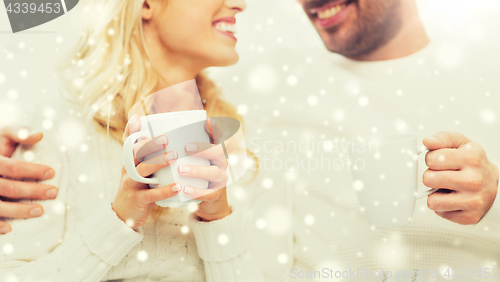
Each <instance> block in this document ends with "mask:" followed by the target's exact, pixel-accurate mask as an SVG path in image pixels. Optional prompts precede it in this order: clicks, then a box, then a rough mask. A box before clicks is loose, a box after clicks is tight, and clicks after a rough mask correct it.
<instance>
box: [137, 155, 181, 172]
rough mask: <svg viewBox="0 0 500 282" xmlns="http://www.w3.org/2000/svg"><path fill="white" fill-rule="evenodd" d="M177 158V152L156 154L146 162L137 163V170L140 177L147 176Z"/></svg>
mask: <svg viewBox="0 0 500 282" xmlns="http://www.w3.org/2000/svg"><path fill="white" fill-rule="evenodd" d="M177 158H178V155H177V152H175V151H170V152H168V153H163V154H161V155H159V156H156V157H154V158H152V159H150V160H147V161H146V162H142V163H140V164H138V165H137V167H136V168H137V172H138V173H139V175H140V176H142V177H148V176H150V175H151V174H153V173H155V172H157V171H158V170H160V169H162V168H164V167H167V166H169V165H170V164H171V163H173V162H175V161H176V160H177Z"/></svg>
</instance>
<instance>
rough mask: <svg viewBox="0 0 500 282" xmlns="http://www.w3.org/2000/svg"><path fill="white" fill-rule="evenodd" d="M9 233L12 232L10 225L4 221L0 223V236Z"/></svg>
mask: <svg viewBox="0 0 500 282" xmlns="http://www.w3.org/2000/svg"><path fill="white" fill-rule="evenodd" d="M10 231H12V228H11V227H10V224H8V223H7V222H5V221H0V235H1V234H6V233H9V232H10Z"/></svg>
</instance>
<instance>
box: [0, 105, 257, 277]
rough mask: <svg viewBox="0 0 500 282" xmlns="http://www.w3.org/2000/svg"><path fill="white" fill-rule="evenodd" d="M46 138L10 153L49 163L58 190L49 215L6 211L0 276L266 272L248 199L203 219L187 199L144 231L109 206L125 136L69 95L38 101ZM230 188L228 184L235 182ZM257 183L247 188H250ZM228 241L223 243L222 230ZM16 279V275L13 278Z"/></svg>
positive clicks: (46, 203)
mask: <svg viewBox="0 0 500 282" xmlns="http://www.w3.org/2000/svg"><path fill="white" fill-rule="evenodd" d="M37 110H38V112H39V114H38V115H36V118H35V119H34V120H33V123H32V126H33V127H35V128H41V126H42V124H43V125H44V128H45V130H44V131H45V132H44V133H45V136H44V139H43V141H42V142H41V143H39V144H37V145H36V146H34V147H32V148H28V147H23V148H19V149H18V150H17V151H16V152H15V154H14V156H13V158H16V159H22V160H26V161H32V162H35V163H41V164H46V165H50V166H52V167H53V168H54V169H55V171H56V176H55V178H54V179H52V180H49V181H45V182H44V183H46V184H51V185H54V186H56V187H57V188H59V194H58V196H57V199H55V200H49V201H29V202H36V203H39V204H41V205H42V206H43V207H44V210H45V213H44V215H43V216H42V217H39V218H34V219H27V220H8V222H9V223H10V224H11V226H12V232H10V233H8V234H6V235H2V236H1V237H0V246H2V247H3V252H1V253H0V281H102V280H114V281H115V280H119V281H176V282H180V281H213V282H221V281H228V282H229V281H230V282H233V281H262V280H263V278H262V276H261V275H262V274H261V272H260V270H259V269H258V268H257V267H256V264H255V262H254V258H252V256H251V254H250V253H249V252H248V251H247V244H248V241H247V237H246V232H245V228H244V226H243V222H244V220H243V217H244V212H243V210H242V208H235V203H231V205H232V214H231V215H229V216H227V217H225V218H223V219H221V220H217V221H213V222H202V221H200V220H198V218H196V217H195V216H194V215H189V211H188V210H187V208H176V209H168V210H166V211H164V212H163V213H161V214H160V215H159V216H158V218H157V219H154V218H153V217H152V216H150V217H149V218H148V221H147V223H146V224H145V225H143V226H142V227H141V228H139V231H138V232H135V231H133V230H132V229H130V228H129V227H127V226H126V225H125V224H124V223H123V222H122V221H121V220H120V219H119V218H118V217H117V216H116V214H115V213H114V211H113V210H112V209H111V205H110V203H111V202H112V201H113V200H114V196H115V194H116V192H117V189H118V185H119V179H120V169H121V167H122V158H121V156H122V153H121V151H122V148H121V145H120V144H119V143H118V142H116V141H115V140H113V139H112V138H109V139H106V138H105V136H104V135H103V134H100V133H97V132H96V130H95V129H94V128H93V127H92V126H91V125H90V123H88V122H85V121H84V118H83V117H82V114H81V113H80V112H79V109H78V108H77V107H73V106H71V105H70V104H68V103H66V102H62V103H55V104H51V105H48V106H47V107H43V106H40V107H38V109H37ZM230 189H231V188H229V190H230ZM249 192H250V191H249ZM221 234H222V235H227V238H229V240H228V242H227V243H226V242H223V243H222V244H221V243H219V236H220V235H221ZM9 279H10V280H9Z"/></svg>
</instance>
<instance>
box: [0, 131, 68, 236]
mask: <svg viewBox="0 0 500 282" xmlns="http://www.w3.org/2000/svg"><path fill="white" fill-rule="evenodd" d="M42 138H43V134H42V133H31V132H30V129H29V128H26V127H17V126H7V127H4V128H3V129H1V130H0V219H1V218H30V217H39V216H41V215H42V214H43V208H42V206H41V205H38V204H27V203H16V202H13V201H12V200H19V199H55V198H56V196H57V193H58V189H57V188H56V187H54V186H50V185H45V184H38V183H31V182H23V181H17V180H12V179H27V180H28V179H29V180H47V179H51V178H53V177H54V170H53V169H52V168H50V167H48V166H44V165H38V164H31V163H26V162H22V161H17V160H12V159H10V157H11V156H12V153H14V151H15V150H16V148H17V146H18V145H19V144H25V145H34V144H36V143H38V142H40V140H42ZM10 231H11V227H10V225H9V224H8V223H7V222H5V221H1V220H0V234H5V233H8V232H10Z"/></svg>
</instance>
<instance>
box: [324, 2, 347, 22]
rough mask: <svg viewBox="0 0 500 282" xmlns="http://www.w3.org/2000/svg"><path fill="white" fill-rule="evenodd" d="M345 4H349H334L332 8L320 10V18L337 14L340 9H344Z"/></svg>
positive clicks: (327, 17)
mask: <svg viewBox="0 0 500 282" xmlns="http://www.w3.org/2000/svg"><path fill="white" fill-rule="evenodd" d="M345 6H347V5H346V4H342V5H338V6H333V7H331V8H328V9H326V10H323V11H320V12H318V18H319V19H320V20H326V19H329V18H332V17H334V16H335V15H337V14H338V13H339V12H340V11H342V9H344V8H345Z"/></svg>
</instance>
